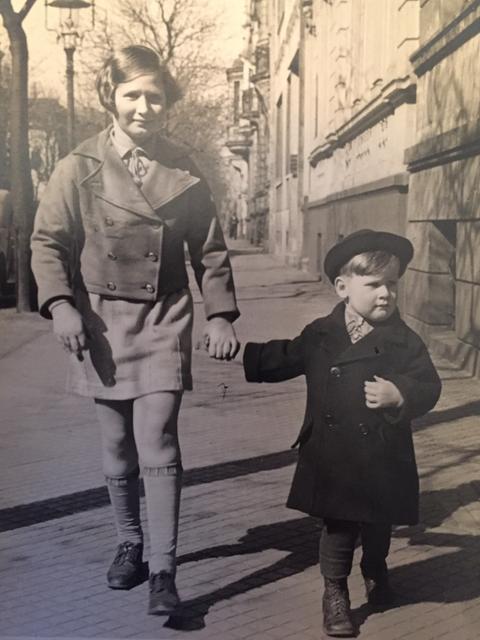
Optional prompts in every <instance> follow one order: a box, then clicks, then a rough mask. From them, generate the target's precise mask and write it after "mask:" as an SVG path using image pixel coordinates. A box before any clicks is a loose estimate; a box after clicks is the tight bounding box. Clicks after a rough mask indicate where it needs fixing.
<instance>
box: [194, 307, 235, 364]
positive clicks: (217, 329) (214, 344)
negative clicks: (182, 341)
mask: <svg viewBox="0 0 480 640" xmlns="http://www.w3.org/2000/svg"><path fill="white" fill-rule="evenodd" d="M203 340H204V344H205V349H206V350H207V351H208V355H209V356H210V357H211V358H216V359H217V360H232V359H233V358H235V356H236V355H237V353H238V350H239V349H240V343H239V342H238V340H237V336H236V335H235V330H234V328H233V325H232V323H231V322H229V321H228V320H226V319H225V318H220V317H216V318H212V319H211V320H209V321H208V322H207V324H206V326H205V329H204V332H203Z"/></svg>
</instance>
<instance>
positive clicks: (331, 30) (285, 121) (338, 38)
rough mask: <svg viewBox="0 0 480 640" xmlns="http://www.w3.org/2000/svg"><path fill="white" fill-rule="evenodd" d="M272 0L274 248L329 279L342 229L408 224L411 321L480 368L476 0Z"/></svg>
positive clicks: (401, 229)
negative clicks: (327, 266)
mask: <svg viewBox="0 0 480 640" xmlns="http://www.w3.org/2000/svg"><path fill="white" fill-rule="evenodd" d="M251 4H256V3H251ZM263 6H268V11H267V12H266V13H265V17H266V19H267V22H268V29H266V30H264V34H265V33H266V32H267V31H268V32H269V39H268V41H267V40H266V39H265V43H266V45H265V46H267V42H268V46H269V52H270V56H269V57H270V79H269V83H270V84H269V95H270V101H269V113H268V123H269V131H270V137H269V141H270V142H269V158H268V160H267V162H266V166H268V168H269V178H268V180H267V182H268V183H269V218H268V227H269V244H268V246H269V250H270V251H271V252H272V253H274V254H276V255H277V256H279V258H281V259H282V260H283V261H285V262H286V263H289V264H292V265H295V266H298V267H301V268H302V269H304V270H308V271H309V272H311V273H313V274H316V275H317V276H318V277H319V278H324V277H325V274H324V272H323V261H324V258H325V255H326V252H327V251H328V249H329V248H330V247H331V246H332V245H333V244H335V243H336V242H337V241H338V240H340V239H341V238H342V237H344V236H345V235H347V234H349V233H351V232H353V231H355V230H357V229H361V228H373V229H377V230H385V231H391V232H394V233H400V234H404V235H407V236H408V237H409V238H410V239H411V241H412V243H413V244H414V247H415V257H414V260H413V261H412V263H411V264H410V266H409V269H408V271H407V274H406V277H405V278H403V282H402V285H401V289H400V306H401V309H402V312H403V314H404V316H405V318H406V320H407V321H408V322H409V324H410V325H411V326H413V327H414V328H415V329H416V330H417V331H418V332H419V333H420V334H421V335H422V336H423V337H424V338H425V340H426V342H427V343H428V344H429V345H430V346H431V347H432V348H434V349H435V350H436V351H438V352H440V353H442V354H443V355H445V356H447V357H449V358H450V359H452V360H455V362H458V364H459V366H462V367H466V368H467V369H468V370H470V371H471V372H474V373H475V374H476V375H478V376H480V356H479V352H480V207H479V205H478V202H479V201H480V198H479V189H478V186H477V185H478V184H480V100H479V96H480V90H479V88H480V87H479V85H480V76H479V74H478V72H477V69H476V64H477V60H478V58H479V54H480V0H448V2H447V1H445V0H267V1H266V2H265V3H263ZM249 139H250V140H251V141H252V138H251V136H250V138H249ZM251 144H252V145H253V144H254V143H253V142H251ZM250 171H258V168H257V167H256V166H255V165H254V164H253V163H251V164H250ZM250 179H251V180H252V179H253V177H252V176H251V178H250ZM407 292H408V295H407Z"/></svg>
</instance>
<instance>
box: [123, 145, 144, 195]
mask: <svg viewBox="0 0 480 640" xmlns="http://www.w3.org/2000/svg"><path fill="white" fill-rule="evenodd" d="M145 160H147V162H148V156H147V153H146V152H145V150H144V149H142V148H141V147H135V148H134V149H132V151H131V152H130V155H129V157H128V169H129V171H130V173H131V174H132V176H133V180H134V182H135V184H137V185H138V186H141V185H142V182H143V178H144V177H145V176H146V174H147V171H148V164H147V162H145Z"/></svg>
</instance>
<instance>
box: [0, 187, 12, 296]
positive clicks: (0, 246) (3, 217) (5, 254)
mask: <svg viewBox="0 0 480 640" xmlns="http://www.w3.org/2000/svg"><path fill="white" fill-rule="evenodd" d="M14 284H15V229H14V225H13V207H12V200H11V197H10V192H9V191H7V190H6V189H0V295H8V294H10V293H12V291H13V288H14Z"/></svg>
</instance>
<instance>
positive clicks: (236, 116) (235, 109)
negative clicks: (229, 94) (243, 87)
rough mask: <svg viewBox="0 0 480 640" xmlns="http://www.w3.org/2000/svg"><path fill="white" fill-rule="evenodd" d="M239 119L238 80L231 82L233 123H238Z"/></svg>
mask: <svg viewBox="0 0 480 640" xmlns="http://www.w3.org/2000/svg"><path fill="white" fill-rule="evenodd" d="M239 120H240V81H239V80H235V82H234V83H233V124H238V122H239Z"/></svg>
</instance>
